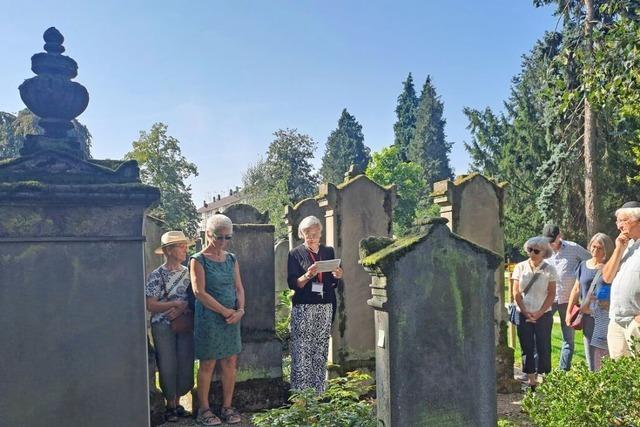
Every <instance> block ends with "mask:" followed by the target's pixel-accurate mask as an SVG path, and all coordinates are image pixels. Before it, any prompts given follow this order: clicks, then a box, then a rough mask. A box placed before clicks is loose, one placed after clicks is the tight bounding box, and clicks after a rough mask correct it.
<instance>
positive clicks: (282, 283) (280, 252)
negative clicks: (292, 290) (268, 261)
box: [273, 240, 289, 306]
mask: <svg viewBox="0 0 640 427" xmlns="http://www.w3.org/2000/svg"><path fill="white" fill-rule="evenodd" d="M273 252H274V267H275V272H274V273H275V289H274V292H275V300H274V301H275V304H276V306H277V305H278V303H279V302H280V294H281V293H282V292H284V291H288V290H289V285H288V284H287V261H288V259H289V241H287V240H279V241H278V242H276V244H275V246H274V247H273Z"/></svg>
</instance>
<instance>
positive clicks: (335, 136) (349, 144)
mask: <svg viewBox="0 0 640 427" xmlns="http://www.w3.org/2000/svg"><path fill="white" fill-rule="evenodd" d="M369 151H370V150H369V148H368V147H366V146H365V145H364V135H363V134H362V126H361V125H360V123H358V121H357V120H356V118H355V117H354V116H352V115H351V114H349V112H348V111H347V109H346V108H345V109H344V110H342V114H341V115H340V119H339V120H338V128H337V129H335V130H334V131H332V132H331V134H330V135H329V138H328V139H327V144H326V148H325V153H324V156H323V157H322V166H321V167H320V175H321V176H322V180H323V181H324V182H332V183H334V184H339V183H341V182H342V181H343V180H344V174H345V172H347V171H348V170H349V168H350V167H351V165H354V166H355V167H356V169H358V170H361V171H364V170H365V169H366V168H367V165H368V164H369V160H370V159H371V156H370V154H369Z"/></svg>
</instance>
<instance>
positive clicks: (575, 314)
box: [569, 269, 602, 331]
mask: <svg viewBox="0 0 640 427" xmlns="http://www.w3.org/2000/svg"><path fill="white" fill-rule="evenodd" d="M600 277H602V269H600V270H598V272H597V273H596V275H595V276H594V277H593V280H592V281H591V286H589V290H588V291H587V295H586V297H585V299H584V301H582V304H579V305H578V304H574V305H573V306H572V307H571V312H570V315H571V323H570V324H569V326H571V327H572V328H573V329H575V330H576V331H580V330H582V321H583V319H584V313H583V309H585V308H586V307H588V306H589V299H590V297H591V295H592V294H593V291H594V290H595V288H596V284H597V283H598V280H600Z"/></svg>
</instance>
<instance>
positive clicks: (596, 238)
mask: <svg viewBox="0 0 640 427" xmlns="http://www.w3.org/2000/svg"><path fill="white" fill-rule="evenodd" d="M634 209H640V208H634ZM593 242H598V243H600V244H601V245H602V248H603V249H604V262H607V261H608V260H609V258H611V254H612V253H613V250H614V249H615V244H614V243H613V240H611V237H609V236H607V235H606V234H604V233H596V234H594V235H593V237H592V238H591V240H589V247H588V248H587V249H588V250H589V251H591V245H592V244H593Z"/></svg>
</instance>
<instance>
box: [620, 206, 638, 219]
mask: <svg viewBox="0 0 640 427" xmlns="http://www.w3.org/2000/svg"><path fill="white" fill-rule="evenodd" d="M620 214H623V215H627V216H630V217H633V218H634V219H635V220H637V221H640V208H620V209H618V210H617V211H616V218H618V215H620Z"/></svg>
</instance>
